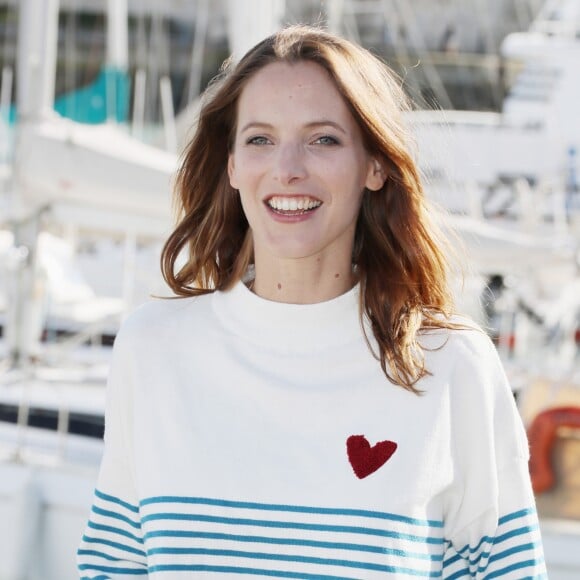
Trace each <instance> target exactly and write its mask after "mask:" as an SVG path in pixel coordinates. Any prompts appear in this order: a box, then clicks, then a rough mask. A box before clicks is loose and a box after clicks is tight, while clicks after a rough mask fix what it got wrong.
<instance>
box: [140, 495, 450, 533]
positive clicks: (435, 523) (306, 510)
mask: <svg viewBox="0 0 580 580" xmlns="http://www.w3.org/2000/svg"><path fill="white" fill-rule="evenodd" d="M156 503H185V504H196V505H211V506H219V507H228V508H240V509H250V510H261V511H280V512H293V513H303V514H317V515H333V516H356V517H363V518H375V519H381V520H390V521H395V522H401V523H405V524H411V525H414V526H429V527H432V528H442V527H443V522H442V521H441V520H423V519H417V518H411V517H407V516H400V515H397V514H391V513H386V512H377V511H371V510H359V509H348V508H326V507H308V506H297V505H285V504H266V503H255V502H244V501H230V500H225V499H212V498H203V497H186V496H171V495H162V496H156V497H149V498H146V499H144V500H142V501H141V502H140V505H141V506H145V505H150V504H156Z"/></svg>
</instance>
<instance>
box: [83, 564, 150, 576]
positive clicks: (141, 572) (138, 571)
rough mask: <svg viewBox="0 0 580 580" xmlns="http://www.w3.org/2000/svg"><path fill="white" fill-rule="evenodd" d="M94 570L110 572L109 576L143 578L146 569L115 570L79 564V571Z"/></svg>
mask: <svg viewBox="0 0 580 580" xmlns="http://www.w3.org/2000/svg"><path fill="white" fill-rule="evenodd" d="M85 570H94V571H95V572H110V573H111V574H127V575H129V576H144V575H146V574H147V573H148V572H147V569H146V568H139V569H137V568H116V567H114V566H99V565H93V564H81V565H80V566H79V571H81V572H83V571H85Z"/></svg>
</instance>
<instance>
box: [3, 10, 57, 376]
mask: <svg viewBox="0 0 580 580" xmlns="http://www.w3.org/2000/svg"><path fill="white" fill-rule="evenodd" d="M58 13H59V0H22V1H21V3H20V6H19V23H18V49H17V71H18V74H17V86H16V104H17V133H16V141H15V153H14V168H13V176H14V179H13V185H14V192H15V207H14V208H13V212H12V213H13V215H12V216H11V217H12V230H13V234H14V250H13V255H12V258H13V259H12V260H10V275H9V283H8V311H7V316H6V344H7V347H8V361H9V365H10V366H12V367H25V366H27V365H28V364H29V363H30V362H31V361H32V360H34V359H35V357H36V356H37V355H38V347H39V341H40V334H41V331H42V320H43V306H44V292H43V288H42V280H41V278H40V277H39V276H38V266H37V248H38V233H39V229H40V221H41V215H42V213H43V211H44V210H43V209H42V208H40V209H39V208H34V209H31V208H25V207H23V206H22V204H21V203H20V199H21V197H22V187H23V180H22V175H21V172H20V159H21V158H22V156H23V155H25V154H26V152H25V151H22V141H23V133H24V132H25V131H27V130H29V128H30V127H31V126H33V125H34V124H35V123H38V122H39V121H41V120H42V119H44V118H46V117H47V116H49V115H50V114H51V112H52V110H53V106H54V87H55V78H56V53H57V46H58Z"/></svg>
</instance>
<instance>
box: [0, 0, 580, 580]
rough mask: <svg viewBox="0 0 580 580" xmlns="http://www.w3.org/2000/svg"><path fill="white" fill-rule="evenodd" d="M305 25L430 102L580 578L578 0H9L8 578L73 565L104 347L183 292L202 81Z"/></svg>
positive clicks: (422, 137) (472, 303)
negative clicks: (185, 180)
mask: <svg viewBox="0 0 580 580" xmlns="http://www.w3.org/2000/svg"><path fill="white" fill-rule="evenodd" d="M289 23H314V24H318V25H321V26H324V27H327V28H328V29H330V30H331V31H333V32H337V33H339V34H341V35H344V36H345V37H347V38H350V39H352V40H354V41H356V42H358V43H360V44H362V45H363V46H365V47H366V48H368V49H370V50H371V51H372V52H373V53H375V54H376V55H377V56H379V57H380V58H382V59H383V60H385V61H386V62H387V63H388V64H389V65H390V66H391V67H392V68H393V69H394V70H395V71H396V72H397V73H398V75H399V76H400V78H401V82H402V83H403V86H404V88H405V90H406V91H407V92H408V94H409V95H410V97H411V98H412V99H413V100H414V102H415V110H413V111H412V112H411V113H409V115H408V122H409V124H410V125H411V126H412V128H413V131H414V134H415V136H416V141H417V153H416V155H417V161H418V163H419V165H420V167H421V170H422V173H423V175H424V180H425V190H426V195H427V197H429V198H430V200H431V201H432V202H433V204H434V205H437V206H439V207H441V208H442V209H443V211H444V213H443V215H442V217H441V220H442V222H443V225H444V227H445V228H448V229H449V230H450V231H452V232H453V235H454V236H455V239H456V240H457V244H458V245H461V246H462V248H463V249H462V250H461V251H462V252H463V254H464V255H465V260H464V262H465V267H464V272H463V274H461V275H460V274H459V273H458V274H457V280H456V288H457V302H458V305H459V307H460V309H461V310H462V311H464V312H466V313H467V314H469V315H470V316H472V317H473V318H474V319H475V320H477V321H478V322H479V323H480V324H481V325H482V326H483V327H484V328H485V329H486V331H487V332H488V333H489V334H490V336H491V338H492V339H493V340H494V342H495V344H496V345H497V348H498V350H499V353H500V355H501V357H502V359H503V361H504V364H505V366H506V370H507V372H508V375H509V377H510V380H511V384H512V387H513V389H514V396H515V397H516V399H517V403H518V406H519V409H520V411H521V414H522V417H523V419H524V422H525V424H526V427H527V429H528V434H529V436H530V441H531V449H532V462H531V473H532V480H533V483H534V489H535V491H536V494H537V496H536V497H537V503H538V510H539V513H540V517H541V526H542V530H543V534H544V539H545V540H544V541H545V547H546V559H547V562H548V570H549V573H550V578H551V579H556V580H572V579H575V580H577V579H578V578H580V553H579V552H578V546H579V545H580V277H579V270H580V249H579V240H580V181H579V180H580V154H579V152H578V151H579V148H580V112H579V110H578V106H579V104H580V0H558V1H556V0H547V1H546V0H285V1H284V0H244V1H241V0H240V1H236V0H211V1H210V0H164V1H160V0H60V2H59V1H58V0H0V332H1V335H0V580H16V579H18V580H31V579H42V580H52V579H55V580H67V579H69V578H76V572H75V565H74V557H75V550H76V546H77V544H78V541H79V538H80V534H81V533H82V529H83V526H84V523H85V521H86V518H87V514H88V509H89V508H90V504H91V497H92V491H93V486H94V483H95V477H96V470H97V466H98V462H99V458H100V454H101V451H102V433H103V412H104V391H105V381H106V375H107V371H108V364H109V360H110V354H111V345H112V343H113V340H114V337H115V334H116V332H117V329H118V327H119V324H120V323H121V321H122V319H123V318H124V316H126V314H127V313H128V312H130V311H131V310H133V309H134V308H135V307H137V306H138V305H139V304H140V303H142V302H143V301H145V300H147V299H149V297H150V296H151V295H156V296H167V295H169V291H168V289H167V288H166V287H165V286H164V283H163V282H162V280H161V276H160V273H159V255H160V250H161V247H162V244H163V242H164V240H165V238H166V236H167V235H168V234H169V232H170V230H171V227H172V224H173V219H174V216H173V213H172V205H171V192H172V189H171V188H172V178H173V175H174V173H175V170H176V168H177V167H178V163H179V155H180V154H181V152H182V151H183V148H184V146H185V145H186V144H187V142H188V139H189V138H190V137H191V136H192V134H193V131H194V130H195V123H196V115H197V111H198V109H199V96H200V93H201V92H202V91H203V90H204V88H205V87H206V86H207V84H208V82H209V81H210V80H211V79H212V78H213V77H214V76H215V75H216V73H217V72H218V70H219V68H220V66H221V64H222V62H223V61H224V59H226V58H228V57H229V56H230V55H233V56H234V58H239V57H240V56H241V55H242V54H243V53H244V52H245V51H246V50H247V49H248V48H250V47H251V46H253V45H254V44H255V43H256V42H257V41H259V40H261V39H262V38H264V37H265V36H267V35H268V34H270V33H271V32H273V31H275V30H276V29H278V28H279V27H280V26H282V25H284V24H289ZM574 547H575V548H576V549H574Z"/></svg>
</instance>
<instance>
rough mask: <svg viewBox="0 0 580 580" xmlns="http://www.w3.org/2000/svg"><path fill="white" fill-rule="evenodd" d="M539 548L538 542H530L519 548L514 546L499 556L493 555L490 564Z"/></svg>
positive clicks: (499, 553) (498, 554)
mask: <svg viewBox="0 0 580 580" xmlns="http://www.w3.org/2000/svg"><path fill="white" fill-rule="evenodd" d="M537 547H538V543H537V542H529V543H527V544H521V545H519V546H514V547H513V548H510V549H509V550H504V551H503V552H498V553H497V554H493V556H492V557H491V558H490V559H489V563H490V564H491V563H492V562H496V561H497V560H501V559H503V558H507V557H508V556H512V555H513V554H517V553H519V552H527V551H528V550H534V549H536V548H537Z"/></svg>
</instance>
